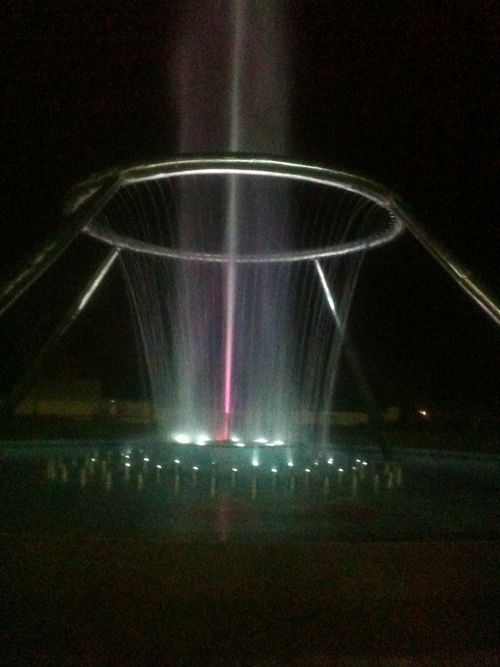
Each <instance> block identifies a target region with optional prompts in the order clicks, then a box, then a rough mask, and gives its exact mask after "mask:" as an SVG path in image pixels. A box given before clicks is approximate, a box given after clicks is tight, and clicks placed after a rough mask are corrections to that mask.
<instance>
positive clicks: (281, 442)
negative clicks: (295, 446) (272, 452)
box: [272, 440, 285, 446]
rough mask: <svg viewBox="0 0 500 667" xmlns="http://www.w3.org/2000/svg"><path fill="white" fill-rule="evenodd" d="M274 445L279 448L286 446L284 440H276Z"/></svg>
mask: <svg viewBox="0 0 500 667" xmlns="http://www.w3.org/2000/svg"><path fill="white" fill-rule="evenodd" d="M272 444H273V445H278V446H279V445H284V444H285V443H284V442H283V440H274V441H273V443H272Z"/></svg>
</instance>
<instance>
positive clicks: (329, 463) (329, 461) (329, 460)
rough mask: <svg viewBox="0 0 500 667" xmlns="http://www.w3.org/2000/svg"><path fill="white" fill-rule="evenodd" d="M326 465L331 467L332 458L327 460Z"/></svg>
mask: <svg viewBox="0 0 500 667" xmlns="http://www.w3.org/2000/svg"><path fill="white" fill-rule="evenodd" d="M327 463H328V465H329V466H331V465H333V459H332V458H329V459H328V461H327Z"/></svg>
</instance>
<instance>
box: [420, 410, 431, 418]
mask: <svg viewBox="0 0 500 667" xmlns="http://www.w3.org/2000/svg"><path fill="white" fill-rule="evenodd" d="M418 414H419V415H422V417H427V415H428V414H429V413H428V412H427V410H419V411H418Z"/></svg>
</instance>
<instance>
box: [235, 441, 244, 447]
mask: <svg viewBox="0 0 500 667" xmlns="http://www.w3.org/2000/svg"><path fill="white" fill-rule="evenodd" d="M235 445H236V447H246V445H245V443H244V442H236V443H235Z"/></svg>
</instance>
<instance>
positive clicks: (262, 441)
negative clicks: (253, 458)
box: [254, 438, 267, 445]
mask: <svg viewBox="0 0 500 667" xmlns="http://www.w3.org/2000/svg"><path fill="white" fill-rule="evenodd" d="M254 442H258V443H260V444H261V445H265V444H266V443H267V439H266V438H255V440H254Z"/></svg>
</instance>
